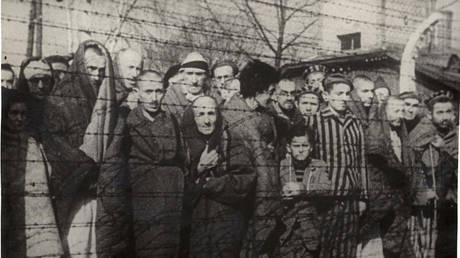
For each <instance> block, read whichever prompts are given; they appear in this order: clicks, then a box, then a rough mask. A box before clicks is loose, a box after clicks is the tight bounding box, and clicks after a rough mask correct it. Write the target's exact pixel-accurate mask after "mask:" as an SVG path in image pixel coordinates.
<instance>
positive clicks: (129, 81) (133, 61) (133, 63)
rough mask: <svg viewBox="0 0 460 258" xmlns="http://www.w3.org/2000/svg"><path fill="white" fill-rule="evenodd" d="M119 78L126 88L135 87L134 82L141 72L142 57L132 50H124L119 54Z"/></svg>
mask: <svg viewBox="0 0 460 258" xmlns="http://www.w3.org/2000/svg"><path fill="white" fill-rule="evenodd" d="M118 66H119V69H120V76H121V79H122V80H123V83H124V85H125V86H126V87H127V88H130V89H131V88H133V87H135V86H136V80H137V77H138V76H139V74H140V73H141V70H142V56H141V55H139V54H138V53H137V52H135V51H132V50H126V51H125V52H122V53H121V54H120V59H119V64H118Z"/></svg>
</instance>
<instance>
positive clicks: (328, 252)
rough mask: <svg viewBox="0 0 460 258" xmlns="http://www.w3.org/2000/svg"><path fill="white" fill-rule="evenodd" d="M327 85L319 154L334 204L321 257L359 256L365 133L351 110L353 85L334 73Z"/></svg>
mask: <svg viewBox="0 0 460 258" xmlns="http://www.w3.org/2000/svg"><path fill="white" fill-rule="evenodd" d="M324 86H325V92H324V98H325V100H326V101H327V106H326V107H324V108H323V109H322V110H321V111H320V112H319V113H318V114H317V115H316V116H315V120H316V121H315V124H316V128H317V129H316V130H317V132H316V133H317V139H318V140H319V144H318V145H317V155H318V158H319V159H321V160H323V161H325V162H326V163H327V165H328V171H329V177H330V179H331V181H332V186H331V189H330V190H331V192H332V196H333V197H334V198H333V199H334V201H333V203H332V204H331V206H330V207H329V209H327V210H326V211H325V212H324V221H323V223H324V224H323V225H322V228H323V230H322V237H321V238H322V239H321V254H320V257H334V258H336V257H355V256H356V246H357V238H358V218H359V213H360V212H361V211H363V210H364V208H365V203H364V201H363V200H364V199H365V197H366V189H367V172H366V161H365V156H364V132H363V128H362V125H361V122H360V121H359V120H358V119H357V118H356V116H354V115H353V114H352V113H351V111H350V110H348V107H347V101H349V100H350V92H351V90H352V89H353V85H352V83H351V82H350V81H349V80H348V79H347V78H345V77H344V76H343V75H341V74H331V75H329V76H328V77H326V79H325V80H324Z"/></svg>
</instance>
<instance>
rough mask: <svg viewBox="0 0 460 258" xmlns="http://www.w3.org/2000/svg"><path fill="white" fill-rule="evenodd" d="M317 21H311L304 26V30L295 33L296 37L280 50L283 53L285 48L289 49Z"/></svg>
mask: <svg viewBox="0 0 460 258" xmlns="http://www.w3.org/2000/svg"><path fill="white" fill-rule="evenodd" d="M317 21H318V19H314V20H313V21H311V22H310V23H309V24H307V25H305V26H304V28H303V29H302V30H301V31H300V32H299V33H297V35H295V36H294V37H293V38H292V39H291V40H290V41H289V42H288V43H286V44H285V45H284V47H283V48H282V50H283V51H284V50H285V49H286V48H289V47H291V46H293V43H294V42H295V41H296V40H297V39H298V38H299V37H300V36H302V35H303V34H304V33H305V32H306V31H307V30H308V29H309V28H310V27H311V26H312V25H313V24H315V23H316V22H317Z"/></svg>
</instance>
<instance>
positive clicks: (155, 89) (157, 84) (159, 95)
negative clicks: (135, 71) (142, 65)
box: [137, 73, 165, 113]
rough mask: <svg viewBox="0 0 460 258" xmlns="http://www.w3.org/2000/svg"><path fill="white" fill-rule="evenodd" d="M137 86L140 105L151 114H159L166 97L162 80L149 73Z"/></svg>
mask: <svg viewBox="0 0 460 258" xmlns="http://www.w3.org/2000/svg"><path fill="white" fill-rule="evenodd" d="M137 85H138V88H139V102H140V105H141V106H142V107H143V108H144V110H146V111H147V112H149V113H155V112H157V111H158V110H159V109H160V107H161V102H162V100H163V97H164V95H165V90H164V89H163V84H162V83H161V78H160V77H158V76H157V75H156V74H153V73H148V74H146V75H144V76H142V78H140V80H139V81H138V83H137Z"/></svg>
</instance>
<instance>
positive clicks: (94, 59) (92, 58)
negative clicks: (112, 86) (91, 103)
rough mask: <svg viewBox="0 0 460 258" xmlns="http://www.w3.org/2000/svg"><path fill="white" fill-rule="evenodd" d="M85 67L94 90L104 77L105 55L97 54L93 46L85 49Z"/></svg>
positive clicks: (97, 88)
mask: <svg viewBox="0 0 460 258" xmlns="http://www.w3.org/2000/svg"><path fill="white" fill-rule="evenodd" d="M84 59H85V67H86V72H87V73H88V75H89V82H90V84H91V86H93V87H94V88H95V89H96V90H99V87H100V86H101V84H102V81H103V80H104V77H105V56H103V55H99V53H97V52H96V51H95V50H94V49H93V48H88V49H87V50H85V57H84Z"/></svg>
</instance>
